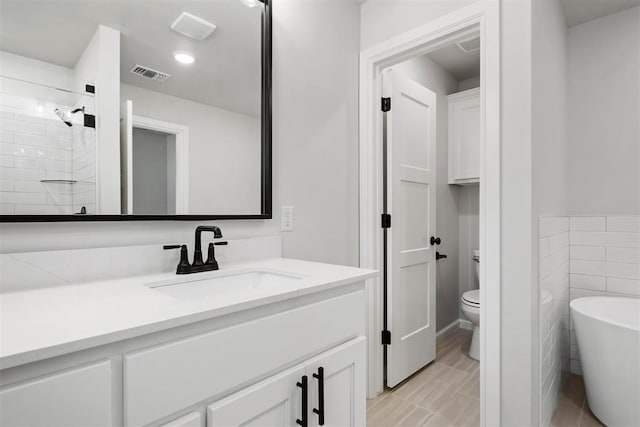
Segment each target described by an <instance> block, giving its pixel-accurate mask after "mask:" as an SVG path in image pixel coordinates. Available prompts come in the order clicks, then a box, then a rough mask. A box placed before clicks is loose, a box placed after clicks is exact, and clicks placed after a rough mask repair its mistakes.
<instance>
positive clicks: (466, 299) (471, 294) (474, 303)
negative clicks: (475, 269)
mask: <svg viewBox="0 0 640 427" xmlns="http://www.w3.org/2000/svg"><path fill="white" fill-rule="evenodd" d="M462 303H463V304H466V305H469V306H471V307H480V290H479V289H474V290H472V291H467V292H465V293H463V294H462Z"/></svg>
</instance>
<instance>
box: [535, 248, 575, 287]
mask: <svg viewBox="0 0 640 427" xmlns="http://www.w3.org/2000/svg"><path fill="white" fill-rule="evenodd" d="M568 262H569V248H568V247H567V248H566V249H565V250H560V251H558V252H556V253H555V254H553V255H549V256H548V257H546V258H544V259H542V260H540V266H539V273H540V278H542V279H544V278H545V277H547V276H548V275H549V274H551V273H558V272H562V270H563V269H565V268H567V267H568Z"/></svg>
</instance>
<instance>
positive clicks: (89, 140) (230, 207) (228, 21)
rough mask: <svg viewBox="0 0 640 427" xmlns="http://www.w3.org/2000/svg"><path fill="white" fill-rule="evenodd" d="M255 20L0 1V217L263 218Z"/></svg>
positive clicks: (228, 8) (212, 13)
mask: <svg viewBox="0 0 640 427" xmlns="http://www.w3.org/2000/svg"><path fill="white" fill-rule="evenodd" d="M263 12H264V10H263V5H262V3H261V2H259V1H257V0H256V1H250V0H243V1H240V0H216V1H178V0H166V1H158V0H154V1H150V0H126V1H124V0H123V1H113V0H0V105H1V113H2V117H1V122H0V138H1V141H0V144H1V150H0V151H1V152H0V155H1V156H2V157H1V160H2V161H1V164H0V168H1V169H0V173H1V176H0V179H1V187H0V214H2V215H67V214H68V215H94V214H98V215H118V214H129V215H176V214H177V215H257V214H260V210H261V129H262V127H261V126H262V124H261V81H262V80H261V70H262V68H261V65H262V58H261V43H262V14H263Z"/></svg>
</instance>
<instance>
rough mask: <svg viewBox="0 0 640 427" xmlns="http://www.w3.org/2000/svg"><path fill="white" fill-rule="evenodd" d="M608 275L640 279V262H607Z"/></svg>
mask: <svg viewBox="0 0 640 427" xmlns="http://www.w3.org/2000/svg"><path fill="white" fill-rule="evenodd" d="M607 277H609V278H611V277H617V278H619V279H633V280H640V264H627V263H620V262H607Z"/></svg>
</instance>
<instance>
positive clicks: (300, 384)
mask: <svg viewBox="0 0 640 427" xmlns="http://www.w3.org/2000/svg"><path fill="white" fill-rule="evenodd" d="M296 385H297V386H298V387H300V388H301V389H302V419H301V420H300V419H297V420H296V423H298V424H300V425H301V426H302V427H307V426H308V422H307V407H308V399H309V397H308V395H307V392H308V389H309V387H308V383H307V376H306V375H303V376H302V381H300V382H298V383H296Z"/></svg>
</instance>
